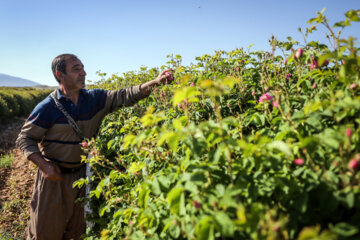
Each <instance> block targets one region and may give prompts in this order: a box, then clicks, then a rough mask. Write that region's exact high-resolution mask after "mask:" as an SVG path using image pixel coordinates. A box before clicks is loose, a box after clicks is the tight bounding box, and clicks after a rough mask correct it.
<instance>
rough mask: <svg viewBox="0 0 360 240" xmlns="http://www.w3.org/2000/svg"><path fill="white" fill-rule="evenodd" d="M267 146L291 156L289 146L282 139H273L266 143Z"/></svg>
mask: <svg viewBox="0 0 360 240" xmlns="http://www.w3.org/2000/svg"><path fill="white" fill-rule="evenodd" d="M268 147H269V148H270V149H276V150H278V151H280V152H282V153H284V154H285V155H287V156H288V157H293V154H292V152H291V149H290V147H289V146H288V145H287V144H286V143H285V142H283V141H274V142H272V143H270V144H268Z"/></svg>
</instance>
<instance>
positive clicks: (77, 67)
mask: <svg viewBox="0 0 360 240" xmlns="http://www.w3.org/2000/svg"><path fill="white" fill-rule="evenodd" d="M65 61H66V74H64V73H60V85H61V84H62V85H64V87H65V88H66V89H68V90H80V89H82V88H84V87H85V76H86V72H85V70H84V65H83V64H82V62H81V61H80V60H79V59H77V58H75V59H74V58H72V57H69V58H68V59H66V60H65Z"/></svg>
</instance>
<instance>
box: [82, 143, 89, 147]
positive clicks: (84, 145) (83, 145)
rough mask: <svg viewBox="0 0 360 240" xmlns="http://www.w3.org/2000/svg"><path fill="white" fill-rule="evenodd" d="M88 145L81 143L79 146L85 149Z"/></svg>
mask: <svg viewBox="0 0 360 240" xmlns="http://www.w3.org/2000/svg"><path fill="white" fill-rule="evenodd" d="M88 145H89V144H88V143H87V142H82V143H81V146H82V147H83V148H85V147H87V146H88Z"/></svg>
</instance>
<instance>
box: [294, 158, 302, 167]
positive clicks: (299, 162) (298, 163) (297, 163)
mask: <svg viewBox="0 0 360 240" xmlns="http://www.w3.org/2000/svg"><path fill="white" fill-rule="evenodd" d="M294 163H295V164H296V165H299V166H301V165H303V164H304V159H302V158H297V159H295V160H294Z"/></svg>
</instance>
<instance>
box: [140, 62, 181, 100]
mask: <svg viewBox="0 0 360 240" xmlns="http://www.w3.org/2000/svg"><path fill="white" fill-rule="evenodd" d="M173 72H174V70H172V69H171V68H169V69H166V70H164V71H162V72H161V73H160V74H159V76H157V77H156V78H155V79H154V80H151V81H149V82H146V83H144V84H141V88H140V91H141V93H142V94H144V95H146V96H147V95H149V94H150V92H151V90H152V89H153V88H155V87H156V86H158V85H161V84H169V83H172V81H174V76H173Z"/></svg>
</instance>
